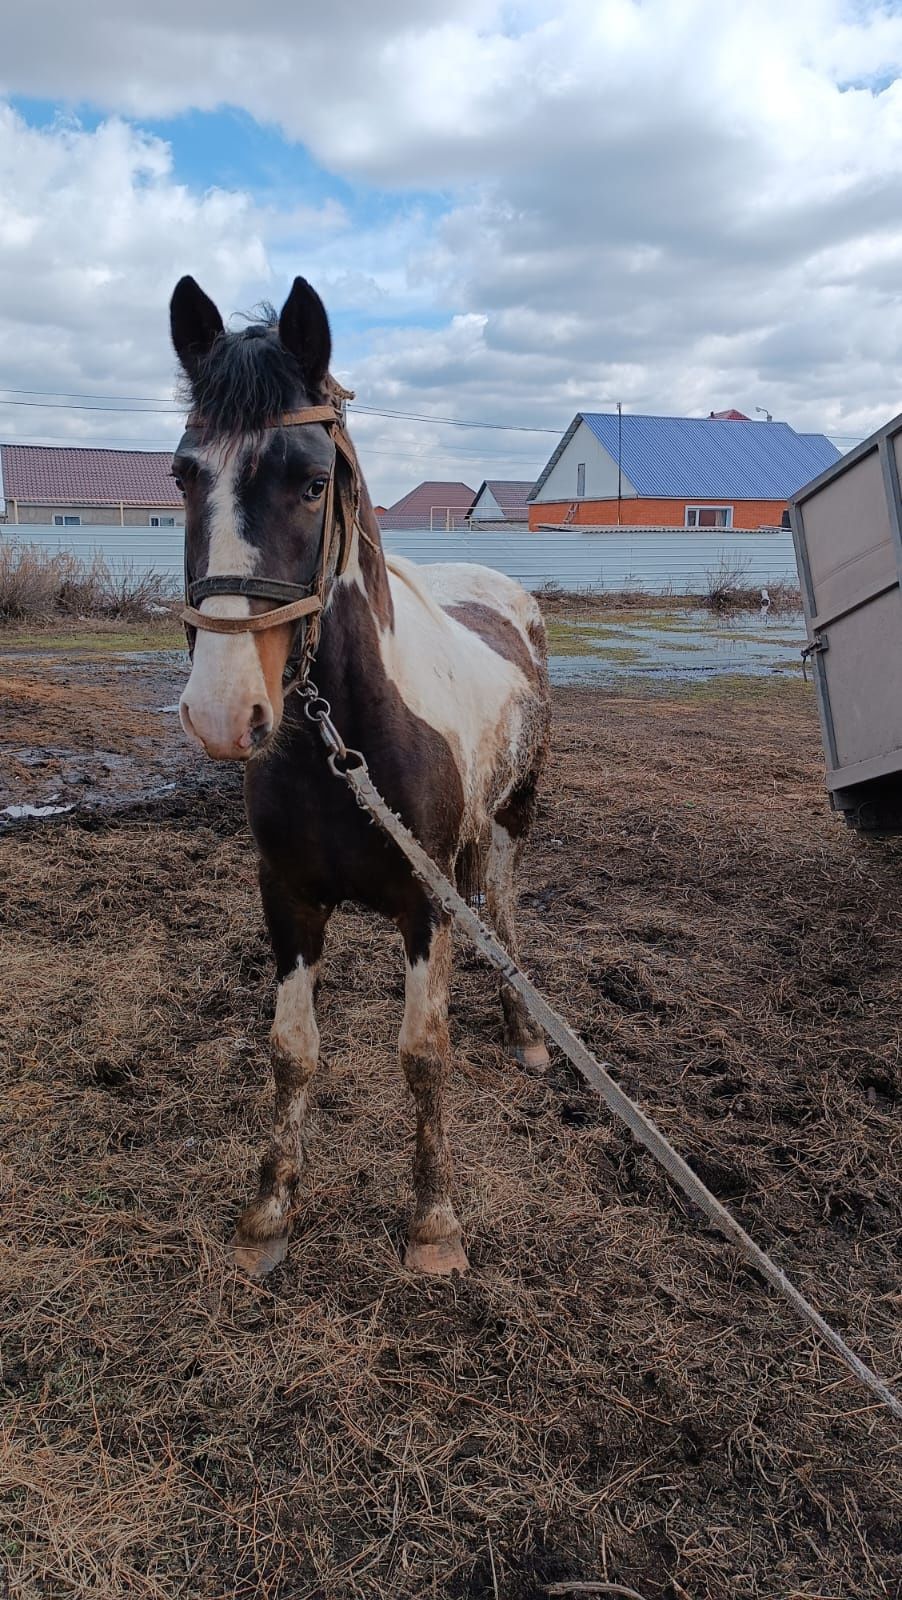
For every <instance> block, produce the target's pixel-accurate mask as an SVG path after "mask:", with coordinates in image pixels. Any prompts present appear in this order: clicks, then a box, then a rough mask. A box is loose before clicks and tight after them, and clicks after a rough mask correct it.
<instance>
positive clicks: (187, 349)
mask: <svg viewBox="0 0 902 1600" xmlns="http://www.w3.org/2000/svg"><path fill="white" fill-rule="evenodd" d="M169 327H170V329H171V332H172V342H173V344H174V345H175V353H176V355H177V356H178V358H179V360H180V362H181V363H182V366H183V367H184V369H185V371H186V372H187V374H188V376H189V377H191V376H192V374H193V372H194V370H195V368H196V366H197V364H198V362H199V361H200V360H202V358H203V357H204V356H205V355H207V354H208V352H209V349H210V346H211V345H212V343H213V340H214V339H215V338H216V337H217V335H218V334H220V333H222V331H223V322H222V317H221V316H220V315H219V312H218V311H217V309H216V307H215V305H214V304H213V301H212V300H211V299H210V296H209V295H208V294H204V291H203V289H202V288H201V286H200V284H199V283H196V282H195V280H194V279H193V278H179V281H178V283H177V284H176V286H175V289H174V291H173V295H172V299H171V300H170V302H169Z"/></svg>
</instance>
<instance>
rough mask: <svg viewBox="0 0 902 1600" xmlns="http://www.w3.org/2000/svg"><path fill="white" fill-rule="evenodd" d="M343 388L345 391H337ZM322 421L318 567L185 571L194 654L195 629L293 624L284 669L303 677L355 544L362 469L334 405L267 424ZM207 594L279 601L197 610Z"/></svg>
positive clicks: (194, 418)
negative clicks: (328, 446) (331, 453)
mask: <svg viewBox="0 0 902 1600" xmlns="http://www.w3.org/2000/svg"><path fill="white" fill-rule="evenodd" d="M340 392H343V391H340ZM308 424H320V425H322V426H324V427H326V428H328V430H329V433H330V435H331V438H332V442H333V444H334V446H335V459H334V461H333V463H332V470H331V471H330V473H329V478H328V482H327V485H326V502H325V505H324V507H323V533H322V539H321V541H320V552H319V561H318V564H317V571H316V574H315V577H314V579H313V581H312V582H311V583H308V584H301V583H286V582H284V581H283V580H282V579H280V578H239V577H237V576H236V577H222V576H217V577H215V578H200V579H199V580H198V581H197V582H195V583H191V582H190V581H189V580H188V575H187V571H186V574H185V601H186V604H185V606H184V607H183V609H182V612H181V620H182V622H183V623H184V624H185V631H186V633H187V634H188V648H189V651H191V652H192V653H193V650H194V635H195V632H196V630H197V629H200V630H201V631H202V632H204V633H231V634H236V633H263V632H265V631H266V629H268V628H280V627H284V626H285V624H286V623H294V624H295V637H294V642H293V644H292V648H291V652H290V654H289V657H288V662H287V664H286V668H285V677H286V683H294V682H301V683H302V682H303V681H304V679H305V678H306V676H307V672H308V671H309V668H310V663H311V661H312V659H313V656H314V654H315V652H316V647H317V645H318V643H319V633H320V620H321V616H322V612H323V608H324V606H325V603H326V591H327V589H328V587H329V586H330V584H331V582H332V580H333V579H334V578H335V577H341V575H342V574H343V573H344V572H345V571H346V570H347V566H348V562H349V561H350V559H351V551H352V549H353V543H354V530H355V528H356V527H357V526H358V522H357V518H358V511H359V506H360V468H359V466H358V464H357V456H356V454H355V452H354V446H353V445H352V443H351V441H350V439H349V438H348V435H347V433H346V432H345V430H344V426H343V423H342V419H341V413H340V412H339V410H338V409H337V407H336V406H334V405H320V406H307V407H306V408H305V409H304V410H302V411H286V412H284V413H283V414H282V416H280V417H278V418H277V419H276V421H275V422H272V423H270V424H269V426H270V427H271V428H297V427H305V426H307V425H308ZM188 427H189V428H202V427H203V418H202V417H200V416H198V415H197V414H196V413H193V414H192V415H191V416H190V417H189V418H188ZM211 595H234V596H239V597H241V596H243V597H246V598H248V599H253V600H278V601H279V602H280V604H279V605H277V606H275V607H273V608H272V609H271V610H269V611H261V612H259V613H258V614H257V615H256V616H249V617H212V616H209V615H208V614H207V613H206V612H204V611H200V610H199V609H198V607H199V605H200V604H201V603H202V602H203V601H204V600H206V599H208V598H209V597H210V596H211Z"/></svg>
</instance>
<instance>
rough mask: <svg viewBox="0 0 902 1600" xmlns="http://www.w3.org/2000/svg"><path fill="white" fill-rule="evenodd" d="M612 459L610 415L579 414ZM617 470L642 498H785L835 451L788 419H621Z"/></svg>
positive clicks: (825, 464) (614, 425)
mask: <svg viewBox="0 0 902 1600" xmlns="http://www.w3.org/2000/svg"><path fill="white" fill-rule="evenodd" d="M580 416H581V417H582V420H583V422H584V423H585V424H586V426H587V427H588V428H590V429H591V431H592V432H593V433H594V435H595V437H596V439H597V440H598V442H599V444H601V445H602V446H603V448H604V449H605V450H606V451H607V453H608V455H609V456H611V457H612V458H613V459H614V461H616V460H617V448H618V445H617V424H618V419H617V415H616V413H615V412H601V413H599V412H590V411H582V412H580ZM622 423H623V435H622V447H621V466H622V470H623V476H624V478H625V479H627V480H628V482H629V483H630V484H632V487H633V488H634V489H635V491H636V493H637V494H639V495H656V496H660V497H661V498H662V499H671V498H673V499H677V498H678V499H683V498H686V499H694V500H788V499H789V497H790V495H793V494H795V493H796V491H797V490H798V489H801V488H802V487H803V485H804V484H806V483H809V482H810V480H811V479H812V478H816V477H817V475H818V473H819V472H823V471H824V469H825V467H831V466H832V465H833V463H834V461H838V460H839V457H840V452H839V451H838V450H837V448H836V446H835V445H833V444H831V443H830V440H829V439H827V438H825V437H824V435H823V434H819V433H804V434H802V433H796V432H795V431H794V429H792V428H791V427H790V426H789V423H788V422H717V421H716V420H714V419H712V418H710V417H634V416H629V415H627V414H624V416H623V418H622Z"/></svg>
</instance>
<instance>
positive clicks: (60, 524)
mask: <svg viewBox="0 0 902 1600" xmlns="http://www.w3.org/2000/svg"><path fill="white" fill-rule="evenodd" d="M53 526H54V527H55V528H80V527H81V517H70V516H66V515H61V516H55V517H54V519H53Z"/></svg>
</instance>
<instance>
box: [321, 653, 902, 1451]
mask: <svg viewBox="0 0 902 1600" xmlns="http://www.w3.org/2000/svg"><path fill="white" fill-rule="evenodd" d="M299 692H300V693H301V694H302V696H303V698H304V701H305V705H304V710H305V713H306V715H307V716H308V717H309V719H310V721H311V722H312V723H314V724H315V726H316V727H317V728H318V729H319V733H320V736H321V738H322V740H323V743H324V745H325V746H326V749H327V750H328V752H329V766H330V768H331V770H332V772H333V773H334V774H335V775H336V776H337V777H340V778H343V779H344V781H345V783H347V784H348V785H349V787H350V788H351V790H352V791H353V793H354V795H355V798H356V800H357V804H358V805H359V806H360V807H361V809H362V810H363V811H366V812H367V813H368V814H369V816H370V818H371V819H372V820H373V821H374V822H376V823H378V825H379V827H380V828H382V829H383V831H384V832H385V833H386V834H388V836H389V838H390V839H392V840H393V841H394V843H395V844H396V845H397V846H398V848H399V850H401V851H402V852H403V854H404V855H405V856H406V858H407V861H408V862H409V864H410V867H411V869H412V871H413V873H414V875H415V877H416V878H418V879H419V881H420V883H422V884H423V886H424V888H425V889H427V890H428V892H429V894H430V895H431V896H432V898H433V900H434V901H435V902H436V903H437V904H438V905H439V906H440V907H441V909H442V910H443V911H444V912H445V913H446V914H447V916H449V917H450V918H451V919H452V920H453V921H454V922H455V923H456V924H457V926H458V927H459V928H461V929H462V930H463V931H464V933H466V934H467V936H468V938H469V939H470V941H471V942H472V943H473V944H474V945H475V946H476V948H477V950H479V951H481V953H482V954H483V955H484V956H486V958H487V959H488V960H489V961H490V962H491V964H492V966H493V967H496V968H497V970H498V971H499V972H500V973H501V976H502V977H503V978H504V980H505V982H506V983H509V984H510V986H511V988H512V989H515V990H516V992H517V993H518V994H519V995H520V996H521V997H522V999H523V1000H524V1001H525V1002H526V1006H527V1008H528V1010H529V1013H530V1015H531V1016H532V1018H533V1020H534V1021H535V1022H538V1023H539V1025H540V1026H541V1027H542V1028H543V1029H544V1030H545V1032H546V1033H547V1034H548V1036H549V1038H551V1039H553V1040H554V1042H555V1044H556V1045H557V1046H558V1047H559V1049H561V1050H562V1051H563V1052H564V1055H565V1056H566V1057H567V1059H568V1060H569V1061H570V1062H572V1064H573V1066H574V1067H575V1068H576V1070H577V1072H578V1073H579V1074H580V1077H581V1078H583V1080H584V1081H585V1082H586V1083H588V1084H589V1085H590V1087H591V1088H593V1089H594V1090H595V1091H596V1093H597V1094H598V1095H600V1097H601V1099H602V1100H603V1101H604V1103H605V1105H606V1106H607V1107H608V1109H609V1110H610V1111H613V1113H614V1115H615V1116H616V1117H619V1118H620V1120H621V1122H624V1123H626V1126H627V1127H628V1128H629V1130H630V1132H631V1133H632V1135H633V1137H634V1138H636V1139H638V1140H639V1142H640V1144H643V1145H644V1146H645V1148H646V1149H647V1150H650V1151H651V1154H652V1155H653V1156H654V1158H655V1160H656V1161H658V1162H660V1164H661V1166H662V1167H663V1168H664V1170H665V1172H667V1173H668V1174H669V1175H670V1177H671V1178H673V1180H674V1182H675V1183H676V1184H677V1185H678V1186H679V1188H681V1189H682V1191H683V1193H684V1194H685V1195H687V1196H688V1198H689V1199H690V1200H691V1201H692V1202H693V1204H695V1205H697V1206H698V1207H699V1210H701V1211H703V1212H704V1214H705V1216H706V1217H707V1218H708V1220H709V1221H710V1222H712V1223H713V1224H714V1226H715V1227H716V1228H717V1229H718V1230H719V1232H720V1233H722V1234H723V1236H724V1238H725V1239H727V1240H728V1241H729V1243H730V1244H733V1245H735V1246H736V1247H737V1249H738V1250H739V1252H740V1254H741V1255H743V1256H744V1257H745V1259H746V1261H747V1262H748V1263H749V1264H750V1265H751V1266H752V1267H754V1268H755V1269H756V1271H758V1272H760V1273H761V1276H762V1277H763V1278H764V1279H766V1281H767V1282H768V1283H769V1284H770V1285H771V1287H772V1288H773V1289H776V1291H777V1293H778V1294H780V1295H782V1297H783V1299H784V1300H786V1301H787V1303H788V1304H789V1305H790V1306H791V1307H792V1309H793V1310H794V1311H795V1313H796V1315H797V1316H798V1317H799V1318H800V1319H801V1321H802V1322H805V1323H807V1325H808V1326H809V1327H810V1328H813V1329H814V1331H815V1332H816V1333H818V1334H820V1336H821V1338H822V1339H823V1340H824V1342H825V1343H826V1344H827V1345H829V1347H830V1349H831V1350H832V1351H833V1352H834V1354H835V1355H837V1356H838V1357H839V1359H840V1361H842V1362H844V1363H845V1365H846V1366H847V1367H848V1368H849V1371H850V1372H852V1373H853V1374H854V1376H855V1377H856V1378H857V1379H858V1380H859V1382H860V1383H863V1384H864V1385H865V1387H866V1388H868V1389H870V1391H871V1393H872V1394H875V1395H876V1396H877V1398H878V1399H879V1400H880V1401H881V1402H882V1403H883V1405H885V1406H887V1407H888V1408H889V1410H890V1411H891V1412H892V1413H893V1416H894V1417H897V1418H899V1419H900V1420H902V1400H900V1399H899V1397H898V1396H897V1395H896V1394H895V1393H894V1392H893V1390H892V1389H890V1388H889V1386H888V1385H887V1384H886V1383H885V1382H884V1381H883V1379H882V1378H879V1377H878V1376H877V1374H876V1373H875V1372H872V1371H871V1368H870V1367H868V1366H866V1365H865V1363H864V1362H863V1361H862V1360H861V1359H860V1357H858V1356H857V1355H856V1354H855V1352H854V1350H851V1349H850V1348H849V1346H848V1345H847V1344H846V1342H845V1340H844V1339H843V1338H842V1336H841V1335H840V1334H838V1333H837V1332H836V1331H835V1329H833V1328H831V1326H830V1324H829V1323H828V1322H825V1320H824V1318H823V1317H822V1316H821V1314H820V1312H819V1311H816V1310H815V1308H814V1306H813V1305H811V1303H810V1301H808V1300H806V1298H805V1296H804V1295H803V1294H802V1293H801V1292H800V1290H798V1289H797V1288H796V1287H795V1284H793V1283H791V1282H790V1280H789V1278H787V1276H786V1274H785V1272H783V1271H782V1269H781V1268H780V1267H778V1266H777V1265H776V1263H775V1262H773V1261H772V1260H771V1258H770V1256H769V1255H767V1254H766V1253H765V1251H763V1250H762V1249H761V1248H760V1247H759V1246H758V1245H757V1244H756V1243H755V1241H754V1239H752V1238H751V1236H750V1235H749V1234H747V1233H746V1231H745V1229H744V1228H743V1227H742V1226H741V1225H740V1223H738V1222H737V1221H736V1219H735V1217H734V1216H733V1215H732V1214H731V1213H730V1212H729V1211H728V1210H727V1208H726V1206H724V1205H721V1203H720V1201H719V1200H718V1199H717V1197H716V1195H713V1194H712V1193H711V1191H710V1189H708V1188H707V1187H706V1185H705V1184H703V1183H702V1181H701V1179H700V1178H699V1177H697V1176H696V1174H695V1173H694V1172H693V1170H692V1168H691V1167H690V1166H689V1164H688V1162H686V1161H684V1160H683V1157H682V1156H681V1155H679V1154H678V1153H677V1151H676V1150H674V1148H673V1145H672V1144H670V1142H669V1140H668V1139H666V1138H665V1136H664V1134H663V1133H662V1132H661V1130H660V1128H659V1127H658V1126H657V1124H656V1123H654V1122H653V1121H652V1119H651V1117H649V1116H647V1115H646V1113H645V1112H644V1111H643V1110H642V1108H641V1107H640V1106H638V1105H637V1104H636V1102H635V1101H634V1100H631V1099H630V1097H629V1095H628V1094H625V1093H624V1091H623V1090H622V1089H621V1088H620V1085H619V1084H618V1083H616V1082H615V1080H614V1078H613V1077H612V1076H611V1072H610V1069H609V1068H608V1067H607V1066H606V1065H604V1064H603V1063H602V1062H600V1061H599V1060H598V1059H597V1057H596V1056H594V1055H593V1054H592V1052H591V1051H590V1050H588V1049H587V1048H586V1046H585V1045H584V1044H583V1042H582V1040H581V1039H579V1038H578V1037H577V1035H576V1034H575V1033H574V1032H573V1030H572V1028H570V1027H569V1026H568V1025H567V1023H566V1022H565V1021H564V1019H563V1017H562V1016H560V1015H559V1013H558V1012H557V1011H555V1010H554V1008H553V1007H552V1006H550V1005H549V1004H548V1001H547V1000H546V999H545V997H544V995H542V994H540V993H539V991H538V989H536V988H535V986H534V985H533V984H532V983H530V980H529V979H528V978H527V977H526V975H525V974H524V973H523V972H521V971H520V968H519V967H518V966H517V964H516V962H515V961H514V960H513V959H512V958H511V956H510V955H509V954H508V952H507V951H506V950H505V948H504V946H503V945H502V944H501V942H500V941H499V940H498V939H497V938H496V936H495V934H494V933H493V932H492V930H491V929H490V928H488V927H486V924H485V923H484V922H483V921H482V919H481V918H480V917H478V916H477V915H476V912H475V911H474V910H473V908H472V906H469V905H467V902H466V901H465V900H464V899H463V898H462V896H461V895H459V894H458V892H457V890H456V889H455V888H454V886H453V884H451V883H450V882H449V880H448V879H447V878H446V877H445V875H444V873H443V872H440V871H439V868H438V867H437V866H436V865H435V862H434V861H433V860H432V859H431V857H430V856H428V855H427V854H426V851H425V850H424V849H423V847H422V845H421V844H420V843H419V841H418V840H417V839H415V838H414V835H413V834H412V833H411V832H410V830H409V828H407V827H405V825H404V823H403V822H402V821H401V819H400V817H398V816H397V815H396V814H395V812H393V811H392V810H391V809H390V807H389V806H388V804H387V803H386V801H385V800H383V798H382V796H381V795H380V793H379V791H378V789H377V788H376V787H375V785H374V783H373V780H372V778H371V777H370V774H369V769H368V767H367V764H366V760H365V758H364V756H363V755H362V754H361V752H360V751H359V750H349V749H348V748H347V746H346V745H345V743H344V740H343V739H342V737H341V734H340V733H339V732H338V729H337V728H336V726H335V724H334V722H333V721H332V712H331V707H330V705H329V702H328V700H326V699H324V698H323V696H322V695H321V694H320V693H319V691H318V689H317V688H316V687H315V685H314V684H312V683H311V682H310V681H309V680H308V681H307V683H306V684H305V685H304V686H303V688H302V689H300V691H299Z"/></svg>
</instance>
